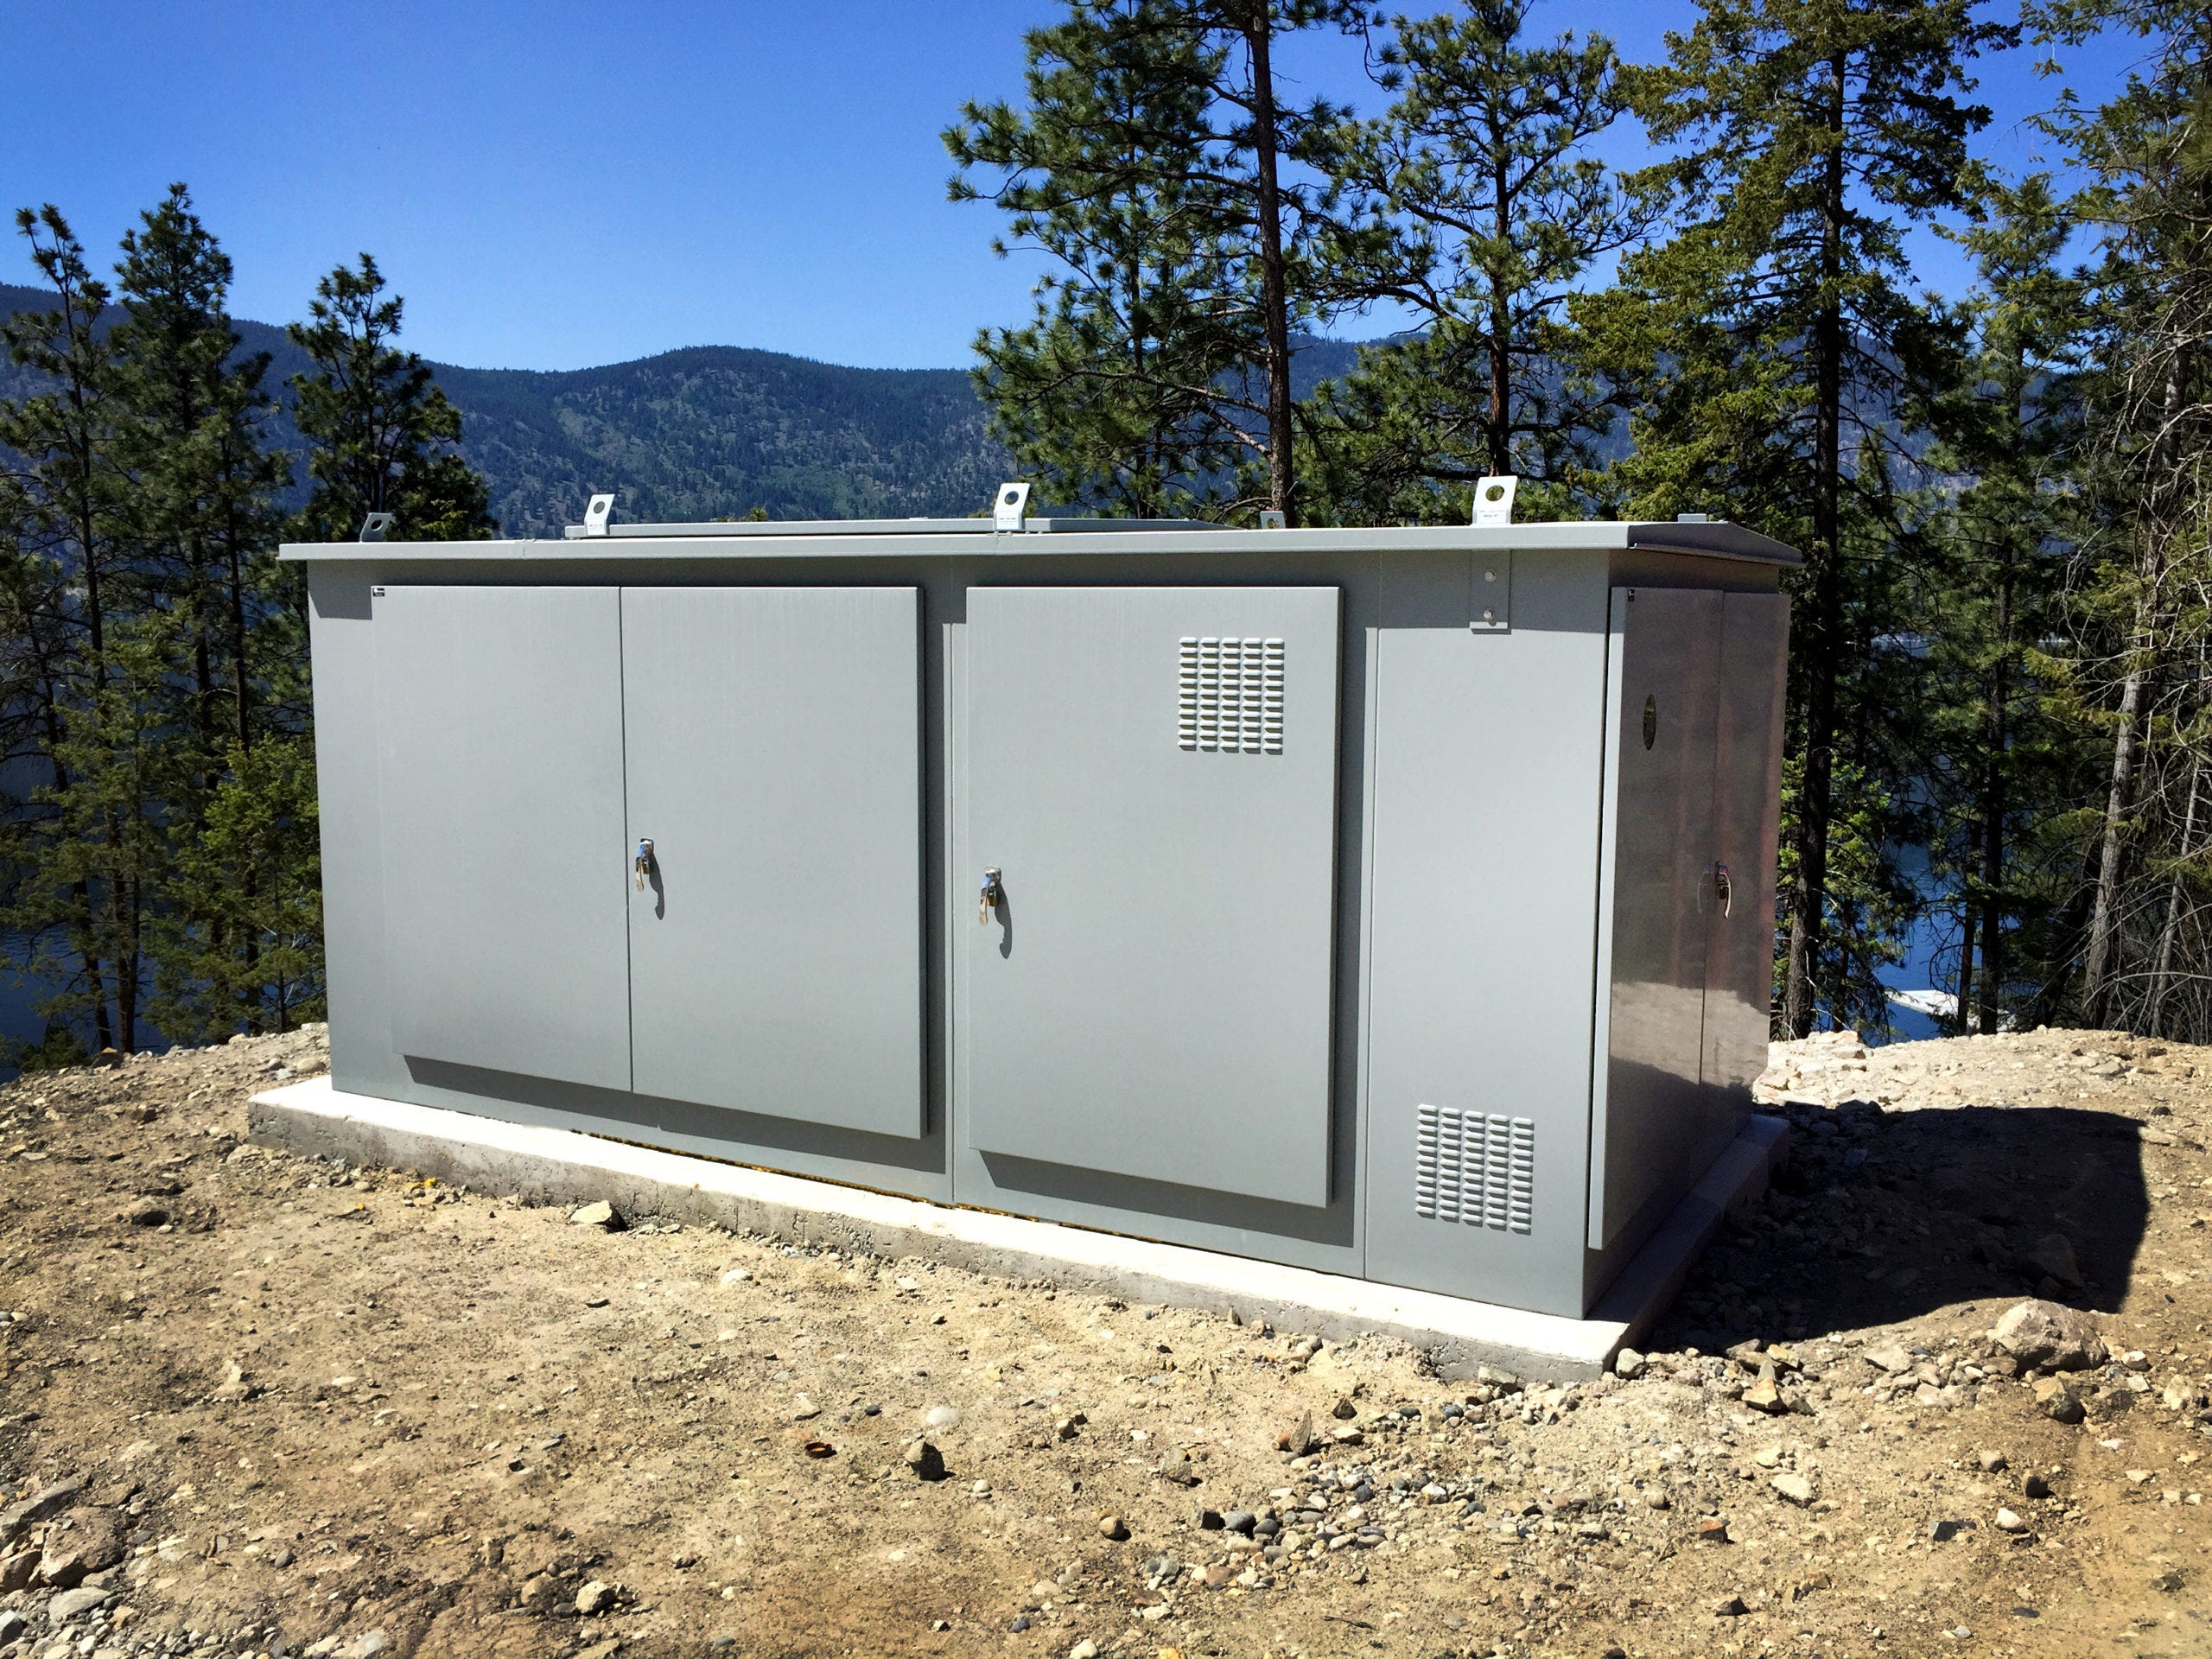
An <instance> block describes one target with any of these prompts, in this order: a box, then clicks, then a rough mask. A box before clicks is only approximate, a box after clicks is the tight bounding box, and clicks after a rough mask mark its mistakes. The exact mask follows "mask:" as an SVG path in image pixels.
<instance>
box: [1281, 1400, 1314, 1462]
mask: <svg viewBox="0 0 2212 1659" xmlns="http://www.w3.org/2000/svg"><path fill="white" fill-rule="evenodd" d="M1320 1445H1321V1441H1320V1439H1319V1436H1317V1435H1316V1434H1315V1433H1313V1413H1312V1412H1310V1411H1309V1412H1307V1413H1306V1414H1305V1415H1303V1416H1301V1417H1300V1419H1299V1420H1298V1421H1296V1422H1294V1423H1293V1424H1292V1425H1291V1426H1290V1427H1288V1428H1286V1429H1285V1430H1283V1432H1282V1433H1280V1434H1278V1435H1276V1436H1275V1450H1276V1451H1278V1452H1289V1453H1290V1455H1291V1456H1292V1457H1294V1458H1303V1457H1307V1456H1310V1455H1311V1454H1312V1453H1313V1452H1315V1451H1318V1450H1319V1447H1320Z"/></svg>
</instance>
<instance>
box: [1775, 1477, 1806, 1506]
mask: <svg viewBox="0 0 2212 1659" xmlns="http://www.w3.org/2000/svg"><path fill="white" fill-rule="evenodd" d="M1769 1484H1770V1485H1771V1486H1772V1487H1773V1488H1774V1490H1775V1491H1777V1492H1779V1493H1781V1494H1782V1496H1783V1497H1785V1498H1787V1499H1789V1502H1790V1503H1795V1504H1796V1505H1798V1506H1799V1507H1800V1508H1801V1509H1802V1507H1803V1506H1804V1505H1806V1504H1808V1503H1811V1502H1812V1501H1813V1483H1812V1482H1811V1481H1809V1480H1808V1479H1806V1478H1805V1477H1804V1476H1802V1475H1795V1474H1792V1475H1777V1476H1776V1477H1775V1478H1774V1479H1773V1480H1772V1481H1770V1483H1769Z"/></svg>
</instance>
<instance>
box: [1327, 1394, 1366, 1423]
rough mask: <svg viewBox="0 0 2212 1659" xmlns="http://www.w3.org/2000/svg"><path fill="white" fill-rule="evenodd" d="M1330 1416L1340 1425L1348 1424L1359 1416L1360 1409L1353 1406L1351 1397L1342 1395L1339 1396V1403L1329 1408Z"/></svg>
mask: <svg viewBox="0 0 2212 1659" xmlns="http://www.w3.org/2000/svg"><path fill="white" fill-rule="evenodd" d="M1329 1415H1330V1416H1332V1417H1333V1418H1335V1419H1336V1420H1337V1421H1338V1422H1340V1423H1348V1422H1350V1421H1351V1420H1352V1419H1353V1418H1355V1417H1357V1416H1358V1415H1359V1408H1358V1407H1357V1406H1355V1405H1354V1404H1352V1402H1351V1396H1350V1395H1342V1394H1340V1395H1338V1396H1337V1403H1336V1404H1335V1405H1333V1406H1331V1407H1330V1408H1329Z"/></svg>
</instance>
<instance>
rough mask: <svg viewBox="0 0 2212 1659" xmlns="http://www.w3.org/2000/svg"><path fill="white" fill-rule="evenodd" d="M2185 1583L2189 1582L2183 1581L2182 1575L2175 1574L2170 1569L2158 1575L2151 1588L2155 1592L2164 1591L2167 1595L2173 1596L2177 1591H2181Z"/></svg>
mask: <svg viewBox="0 0 2212 1659" xmlns="http://www.w3.org/2000/svg"><path fill="white" fill-rule="evenodd" d="M2185 1582H2187V1580H2184V1579H2183V1577H2182V1575H2181V1574H2180V1573H2177V1572H2175V1571H2174V1570H2173V1569H2172V1568H2171V1567H2168V1568H2167V1569H2166V1570H2165V1571H2164V1572H2163V1573H2158V1574H2157V1575H2156V1576H2155V1577H2153V1578H2152V1580H2151V1587H2152V1589H2153V1590H2158V1591H2163V1592H2164V1593H2165V1594H2167V1595H2170V1596H2171V1594H2173V1593H2174V1592H2175V1591H2177V1590H2178V1589H2180V1588H2181V1587H2182V1586H2183V1584H2184V1583H2185Z"/></svg>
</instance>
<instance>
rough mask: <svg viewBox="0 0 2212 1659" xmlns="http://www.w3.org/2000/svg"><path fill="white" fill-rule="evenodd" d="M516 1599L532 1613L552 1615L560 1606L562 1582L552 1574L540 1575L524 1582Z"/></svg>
mask: <svg viewBox="0 0 2212 1659" xmlns="http://www.w3.org/2000/svg"><path fill="white" fill-rule="evenodd" d="M515 1599H516V1600H517V1601H518V1603H519V1604H520V1605H522V1606H523V1607H524V1609H525V1610H526V1611H530V1612H533V1613H550V1612H551V1611H553V1609H554V1608H555V1607H556V1606H558V1605H560V1601H561V1583H560V1580H557V1579H556V1578H555V1577H554V1576H553V1575H552V1574H551V1573H538V1574H537V1575H536V1576H535V1577H533V1578H530V1579H526V1580H524V1581H523V1586H522V1589H521V1590H520V1591H519V1592H518V1593H517V1595H516V1597H515Z"/></svg>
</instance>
